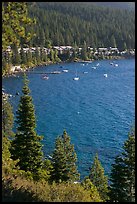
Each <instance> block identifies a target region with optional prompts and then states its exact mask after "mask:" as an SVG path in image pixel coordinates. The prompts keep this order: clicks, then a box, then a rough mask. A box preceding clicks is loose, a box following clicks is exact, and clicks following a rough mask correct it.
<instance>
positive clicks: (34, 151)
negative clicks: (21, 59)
mask: <svg viewBox="0 0 137 204" xmlns="http://www.w3.org/2000/svg"><path fill="white" fill-rule="evenodd" d="M22 92H23V96H21V98H20V104H19V107H18V111H17V121H16V122H17V124H18V127H17V132H16V135H15V139H14V140H13V141H12V145H11V154H12V158H13V159H14V160H16V159H19V162H18V165H19V166H20V169H22V170H25V171H30V172H32V173H35V172H37V170H38V169H39V168H40V167H41V166H42V157H43V153H42V151H41V148H42V145H41V143H40V140H41V139H42V137H41V136H38V135H37V134H36V132H35V127H36V121H35V113H34V105H33V103H32V97H31V96H30V95H29V93H30V90H29V88H28V80H27V79H26V77H25V79H24V86H23V89H22Z"/></svg>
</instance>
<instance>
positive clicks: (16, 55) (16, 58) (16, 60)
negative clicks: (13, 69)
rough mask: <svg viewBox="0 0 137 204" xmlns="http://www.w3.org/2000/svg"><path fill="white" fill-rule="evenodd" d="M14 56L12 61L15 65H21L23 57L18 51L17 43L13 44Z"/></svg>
mask: <svg viewBox="0 0 137 204" xmlns="http://www.w3.org/2000/svg"><path fill="white" fill-rule="evenodd" d="M12 48H13V56H12V63H13V64H15V65H19V64H20V63H21V58H20V54H19V51H18V47H17V45H16V44H15V45H13V47H12Z"/></svg>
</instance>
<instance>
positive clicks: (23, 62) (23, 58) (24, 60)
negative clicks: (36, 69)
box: [20, 47, 27, 64]
mask: <svg viewBox="0 0 137 204" xmlns="http://www.w3.org/2000/svg"><path fill="white" fill-rule="evenodd" d="M20 56H21V63H22V64H26V63H27V57H26V53H25V52H24V50H23V47H21V50H20Z"/></svg>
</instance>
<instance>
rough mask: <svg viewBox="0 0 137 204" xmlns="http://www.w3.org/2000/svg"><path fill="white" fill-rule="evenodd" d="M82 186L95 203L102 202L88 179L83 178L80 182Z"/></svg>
mask: <svg viewBox="0 0 137 204" xmlns="http://www.w3.org/2000/svg"><path fill="white" fill-rule="evenodd" d="M82 186H83V187H84V189H86V190H89V191H90V197H91V198H92V200H93V201H95V202H102V201H103V200H102V199H101V198H100V195H99V192H98V190H97V188H96V186H94V185H93V183H92V182H91V181H90V179H89V178H85V179H84V180H83V182H82Z"/></svg>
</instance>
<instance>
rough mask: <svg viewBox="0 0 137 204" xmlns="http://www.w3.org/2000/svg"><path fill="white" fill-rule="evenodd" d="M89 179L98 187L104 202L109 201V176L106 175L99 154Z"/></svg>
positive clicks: (96, 156)
mask: <svg viewBox="0 0 137 204" xmlns="http://www.w3.org/2000/svg"><path fill="white" fill-rule="evenodd" d="M89 178H90V180H91V182H92V183H93V184H94V185H95V186H96V188H97V190H98V192H99V194H100V197H101V198H102V199H103V201H106V200H108V179H107V176H105V175H104V168H103V167H102V165H101V163H100V161H99V159H98V154H97V153H96V155H95V158H94V162H93V165H92V167H91V170H90V175H89Z"/></svg>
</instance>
